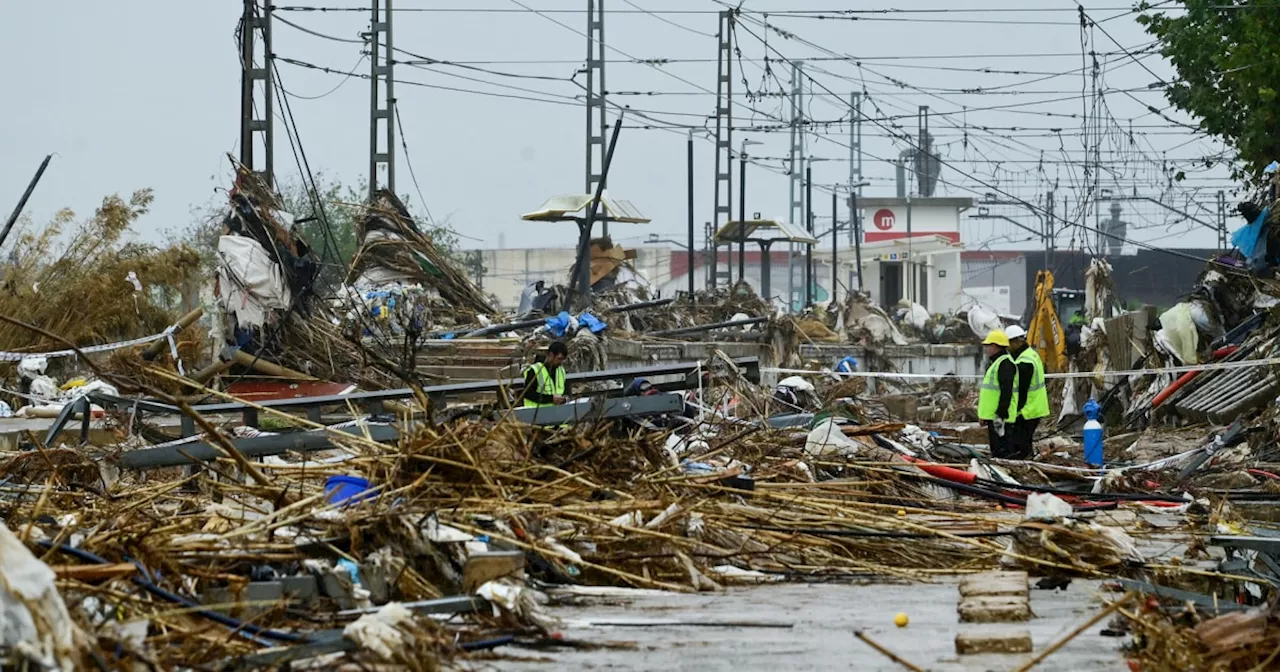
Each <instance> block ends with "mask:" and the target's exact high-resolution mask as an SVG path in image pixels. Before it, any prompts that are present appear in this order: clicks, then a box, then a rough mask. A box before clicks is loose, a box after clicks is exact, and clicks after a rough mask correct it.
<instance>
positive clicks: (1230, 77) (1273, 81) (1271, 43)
mask: <svg viewBox="0 0 1280 672" xmlns="http://www.w3.org/2000/svg"><path fill="white" fill-rule="evenodd" d="M1179 2H1180V4H1181V5H1182V6H1183V9H1182V10H1178V11H1175V12H1173V13H1166V12H1164V11H1153V10H1152V7H1151V5H1150V4H1149V3H1148V2H1146V1H1145V0H1144V2H1142V3H1141V4H1140V5H1139V10H1140V11H1143V12H1146V13H1144V14H1141V15H1140V16H1138V17H1137V21H1138V23H1140V24H1142V25H1143V26H1144V27H1145V29H1146V31H1147V32H1148V33H1149V34H1151V35H1152V36H1153V37H1155V38H1156V39H1157V40H1158V41H1159V42H1160V44H1161V47H1160V53H1161V54H1162V55H1164V57H1165V58H1167V59H1169V62H1170V63H1172V64H1173V67H1174V68H1175V69H1176V70H1177V72H1178V80H1177V81H1175V82H1172V83H1169V84H1168V85H1167V86H1166V88H1165V96H1166V97H1167V98H1168V99H1169V102H1170V103H1172V104H1173V105H1174V106H1175V107H1177V108H1178V109H1180V110H1182V111H1184V112H1187V113H1188V114H1191V115H1193V116H1195V117H1197V118H1198V119H1199V120H1200V128H1202V129H1203V130H1204V131H1206V132H1208V133H1209V134H1211V135H1213V136H1216V137H1218V138H1221V139H1222V140H1223V141H1225V142H1227V143H1228V144H1230V145H1232V146H1234V147H1235V148H1236V150H1237V151H1238V152H1239V155H1240V156H1239V159H1240V162H1239V163H1238V164H1237V165H1235V166H1234V173H1235V175H1236V176H1237V177H1241V176H1244V175H1256V174H1258V172H1259V171H1260V170H1261V168H1262V167H1263V166H1265V165H1267V164H1268V163H1271V162H1272V161H1274V160H1277V159H1280V108H1277V100H1276V88H1277V87H1280V10H1277V9H1276V8H1275V6H1274V5H1272V4H1270V3H1265V2H1264V3H1257V4H1253V3H1250V2H1246V1H1245V0H1179ZM1210 165H1212V161H1211V160H1210V159H1206V167H1208V166H1210Z"/></svg>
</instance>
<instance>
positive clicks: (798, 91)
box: [787, 62, 805, 313]
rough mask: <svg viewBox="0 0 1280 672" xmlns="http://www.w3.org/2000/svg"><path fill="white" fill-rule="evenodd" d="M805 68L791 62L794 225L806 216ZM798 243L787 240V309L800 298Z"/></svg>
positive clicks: (790, 202)
mask: <svg viewBox="0 0 1280 672" xmlns="http://www.w3.org/2000/svg"><path fill="white" fill-rule="evenodd" d="M803 75H804V71H803V69H802V68H801V64H800V63H795V62H793V63H792V64H791V157H790V161H789V163H788V165H787V174H788V176H789V177H790V178H791V191H790V198H789V200H788V208H789V210H788V213H789V214H788V215H787V217H788V218H789V219H790V220H791V223H792V224H796V223H798V222H799V221H800V218H801V217H803V216H804V190H803V186H804V183H803V181H802V180H803V178H802V175H803V173H802V172H801V171H802V170H803V167H804V135H805V134H804V80H803ZM795 257H796V246H795V243H787V312H788V313H789V312H791V307H792V306H794V305H795V300H796V273H795Z"/></svg>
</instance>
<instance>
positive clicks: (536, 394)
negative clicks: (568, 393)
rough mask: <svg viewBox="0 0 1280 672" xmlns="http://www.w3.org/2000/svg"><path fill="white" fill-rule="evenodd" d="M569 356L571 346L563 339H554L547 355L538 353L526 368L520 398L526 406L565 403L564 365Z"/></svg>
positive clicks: (548, 347)
mask: <svg viewBox="0 0 1280 672" xmlns="http://www.w3.org/2000/svg"><path fill="white" fill-rule="evenodd" d="M568 356H569V347H568V346H566V345H565V344H564V342H563V341H554V342H552V343H551V345H549V346H547V354H546V355H538V356H537V357H536V358H535V359H534V361H533V364H530V365H529V366H528V367H527V368H526V369H525V370H524V392H522V393H521V394H520V398H521V399H523V400H524V405H525V407H526V408H530V407H538V406H554V405H556V404H563V403H564V401H565V398H564V366H562V365H563V364H564V360H565V358H566V357H568Z"/></svg>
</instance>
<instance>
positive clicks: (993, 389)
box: [978, 353, 1018, 422]
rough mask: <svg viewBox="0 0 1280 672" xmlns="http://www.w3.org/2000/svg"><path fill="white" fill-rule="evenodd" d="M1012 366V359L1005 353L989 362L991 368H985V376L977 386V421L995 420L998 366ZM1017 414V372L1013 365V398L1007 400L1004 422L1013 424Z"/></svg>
mask: <svg viewBox="0 0 1280 672" xmlns="http://www.w3.org/2000/svg"><path fill="white" fill-rule="evenodd" d="M1006 361H1007V362H1009V363H1010V364H1014V362H1013V358H1012V357H1010V356H1009V353H1005V354H1003V355H1000V356H999V357H997V358H996V360H995V361H994V362H991V366H988V367H987V374H986V375H985V376H983V377H982V384H981V385H979V386H978V419H979V420H995V419H996V410H997V409H998V407H999V406H1000V377H999V375H998V372H999V371H1000V364H1002V363H1004V362H1006ZM1017 413H1018V370H1017V365H1016V364H1014V373H1013V396H1012V397H1011V398H1010V399H1009V413H1008V417H1006V418H1005V421H1006V422H1013V419H1014V418H1016V417H1017Z"/></svg>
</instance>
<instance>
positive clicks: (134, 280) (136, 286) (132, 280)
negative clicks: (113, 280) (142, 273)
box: [124, 271, 142, 292]
mask: <svg viewBox="0 0 1280 672" xmlns="http://www.w3.org/2000/svg"><path fill="white" fill-rule="evenodd" d="M124 279H125V281H127V282H128V283H129V284H131V285H133V291H135V292H141V291H142V281H141V280H139V279H138V274H137V273H134V272H133V271H129V275H126V276H125V277H124Z"/></svg>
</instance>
